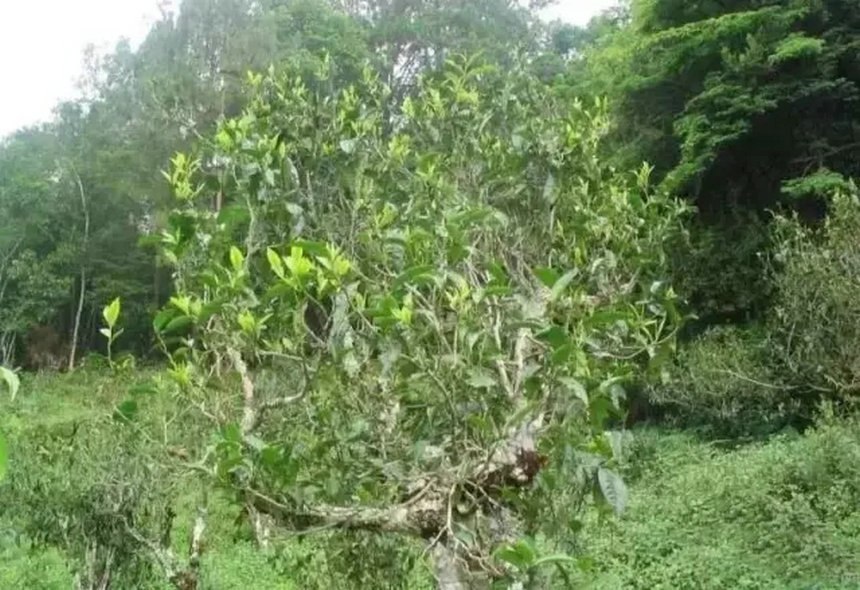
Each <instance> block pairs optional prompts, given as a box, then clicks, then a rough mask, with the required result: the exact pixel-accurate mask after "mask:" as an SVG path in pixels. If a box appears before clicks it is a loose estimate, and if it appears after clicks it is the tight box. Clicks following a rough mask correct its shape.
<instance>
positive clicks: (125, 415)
mask: <svg viewBox="0 0 860 590" xmlns="http://www.w3.org/2000/svg"><path fill="white" fill-rule="evenodd" d="M137 410H138V406H137V401H136V400H133V399H127V400H125V401H124V402H122V403H121V404H119V405H118V406H117V407H116V410H115V411H114V419H116V420H119V421H128V422H131V421H132V420H134V417H135V416H136V415H137Z"/></svg>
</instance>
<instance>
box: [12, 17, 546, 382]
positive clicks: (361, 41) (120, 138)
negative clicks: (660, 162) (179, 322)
mask: <svg viewBox="0 0 860 590" xmlns="http://www.w3.org/2000/svg"><path fill="white" fill-rule="evenodd" d="M442 4H444V5H441V4H440V3H439V2H430V1H428V0H412V1H410V2H398V3H390V2H382V1H373V2H362V3H360V6H359V5H355V4H354V3H339V2H329V1H326V0H301V1H292V0H291V1H286V0H267V1H265V2H256V1H251V0H184V1H183V2H182V3H181V4H179V5H178V6H177V7H176V11H175V12H174V11H172V10H167V9H166V10H165V11H164V13H163V15H162V18H161V19H159V20H158V21H157V22H156V23H155V24H154V25H153V26H152V28H151V30H150V33H149V35H148V36H147V38H146V39H145V40H144V41H143V43H142V44H141V45H140V47H138V48H137V49H135V50H132V48H131V46H130V45H129V44H128V43H125V42H123V43H120V44H119V45H118V46H117V47H116V48H115V50H114V51H113V52H111V53H109V54H106V55H99V54H97V53H95V52H94V51H91V52H90V53H88V54H87V56H86V60H87V62H86V68H85V75H84V76H83V79H82V80H81V82H82V86H83V88H84V90H85V92H84V97H83V98H81V99H79V100H76V101H71V102H67V103H64V104H62V105H60V106H59V107H58V109H57V111H56V118H55V120H54V121H52V122H51V123H49V124H47V125H44V126H41V127H39V128H34V129H29V130H22V131H20V132H18V133H16V134H14V135H12V136H10V137H9V138H7V139H5V140H4V141H3V143H2V144H0V362H3V363H4V364H18V365H24V366H28V368H32V369H40V368H49V367H53V366H59V365H61V364H65V365H67V364H68V353H69V349H70V348H72V347H71V346H69V340H71V339H72V338H73V335H74V334H77V339H78V342H77V343H76V344H77V345H78V347H77V349H78V350H83V351H87V350H98V351H101V352H104V341H103V340H102V339H101V338H100V337H99V335H98V333H99V329H100V327H101V326H100V325H99V322H98V312H99V311H100V310H101V308H102V306H104V305H105V304H107V303H108V302H110V301H111V300H112V299H113V298H114V297H117V296H119V297H122V299H123V301H124V303H125V309H126V318H125V320H124V326H125V330H126V333H125V336H124V337H123V338H122V339H121V340H119V342H118V343H117V345H118V346H120V347H125V348H131V349H134V351H135V352H136V353H138V354H146V353H149V352H151V348H150V344H151V343H152V339H151V331H150V330H149V323H150V322H149V320H150V319H151V314H152V313H153V312H154V310H156V309H157V308H159V307H160V306H161V305H162V304H163V303H164V302H165V301H166V300H167V298H168V296H169V292H170V281H169V276H168V274H167V273H166V272H165V271H164V269H163V268H160V265H159V260H158V259H157V257H156V256H155V255H154V253H153V252H152V251H151V250H147V249H142V248H139V247H138V242H139V240H140V239H141V238H142V237H145V236H146V235H147V234H148V233H150V232H151V231H152V230H153V229H162V228H163V227H165V224H166V221H165V219H164V217H165V215H166V214H167V210H169V207H170V204H169V192H168V190H167V187H166V185H165V184H164V183H163V181H162V179H161V177H160V176H159V175H158V170H160V169H161V168H163V167H164V166H165V162H166V161H167V160H168V158H169V157H170V155H171V154H173V153H174V152H176V151H177V150H185V149H188V148H189V147H190V146H191V144H192V142H193V141H196V140H199V139H201V138H202V137H204V136H206V137H208V136H210V135H211V132H212V130H213V129H214V127H215V125H216V123H217V121H218V120H219V118H222V117H225V116H228V117H229V116H235V115H237V114H239V113H240V112H241V110H242V108H243V107H244V106H245V105H246V101H247V94H246V92H245V86H244V83H245V73H246V72H247V71H249V70H250V71H262V70H265V68H266V67H268V66H269V65H270V64H281V63H290V64H293V66H294V67H295V68H296V70H297V71H298V72H299V73H300V74H301V75H302V76H303V77H304V78H305V79H306V80H308V81H309V82H311V81H313V79H314V73H315V72H317V71H318V70H319V69H321V68H334V69H335V70H336V71H334V72H332V75H331V76H330V77H329V78H327V79H326V84H327V85H328V86H327V88H326V90H327V91H328V92H329V93H333V92H336V91H337V90H338V89H340V88H342V87H343V86H344V85H345V84H348V83H350V82H353V81H355V80H357V79H359V77H360V74H361V67H362V64H363V63H364V62H365V61H367V60H371V61H372V63H373V67H374V68H375V70H376V71H379V72H381V73H382V74H383V76H384V77H385V79H387V80H389V82H390V84H391V85H392V87H393V88H396V92H397V96H398V97H400V98H402V97H403V96H404V95H405V94H404V93H405V92H406V91H407V90H408V89H409V88H410V87H411V86H412V84H413V83H414V80H415V78H416V76H417V74H418V73H419V72H421V71H425V70H428V69H433V68H438V67H439V66H440V65H441V63H442V62H443V61H444V56H446V55H448V54H449V53H451V52H453V51H455V50H457V49H466V48H468V49H470V50H475V51H480V50H481V49H485V50H487V52H488V53H491V54H493V55H501V51H500V49H501V48H502V47H505V46H506V45H507V44H508V43H510V42H511V40H512V39H517V40H518V41H517V43H518V44H523V45H528V47H529V51H539V50H540V46H541V41H540V36H539V35H538V34H537V32H538V30H539V29H538V27H537V23H536V17H535V15H534V12H532V11H530V10H526V9H522V8H520V7H517V6H513V5H510V3H507V2H501V1H498V0H492V1H490V0H486V1H484V2H481V3H477V2H474V3H469V4H468V6H465V5H464V6H459V4H458V3H442ZM330 58H331V59H330ZM86 215H89V216H90V217H91V219H90V224H89V225H90V226H91V227H90V229H91V231H89V232H85V223H84V218H85V216H86ZM86 233H89V235H85V234H86ZM81 300H82V301H83V306H82V313H81V318H82V322H81V325H80V326H78V330H75V329H74V324H75V323H76V322H75V316H76V314H75V312H76V309H77V306H78V302H79V301H81ZM45 326H50V328H51V330H53V332H54V335H53V336H52V337H51V338H50V340H51V343H47V344H46V343H45V342H42V341H40V340H39V338H36V337H31V336H32V335H33V332H34V330H40V329H43V330H44V329H45ZM41 349H48V350H41ZM33 351H36V353H35V354H34V353H33ZM64 356H65V357H66V359H63V358H62V357H64ZM46 359H47V361H48V362H46Z"/></svg>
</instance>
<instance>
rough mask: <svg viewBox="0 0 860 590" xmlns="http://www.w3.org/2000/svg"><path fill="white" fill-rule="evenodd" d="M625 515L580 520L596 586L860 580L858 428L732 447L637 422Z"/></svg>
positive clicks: (773, 589)
mask: <svg viewBox="0 0 860 590" xmlns="http://www.w3.org/2000/svg"><path fill="white" fill-rule="evenodd" d="M636 451H637V452H638V454H639V455H640V460H641V461H644V463H643V464H641V465H640V469H641V475H640V476H639V477H638V479H637V480H635V481H634V482H633V489H632V493H631V504H630V509H629V512H628V513H627V515H626V516H625V517H624V518H622V519H621V520H618V521H608V522H605V523H603V524H597V523H593V524H595V525H596V526H592V527H586V529H585V530H586V531H587V537H586V538H585V540H584V545H585V550H586V551H587V552H588V553H590V554H591V555H593V556H595V558H596V559H597V563H598V564H599V566H598V568H597V571H596V572H595V575H594V576H593V577H592V579H591V580H590V581H589V587H591V588H595V589H610V588H612V589H615V588H618V589H621V588H624V589H631V590H633V589H639V588H641V589H646V588H647V589H655V590H657V589H670V588H671V589H673V590H683V589H687V588H689V589H701V590H723V589H725V590H729V589H732V590H734V589H750V590H753V589H755V590H758V589H761V590H766V589H767V590H779V589H786V590H789V589H791V590H795V589H796V590H800V589H807V590H812V589H821V590H825V589H827V590H837V589H845V590H847V589H849V588H858V587H860V426H858V423H857V422H856V421H849V422H837V421H831V422H828V423H823V424H821V425H819V426H818V427H817V428H815V429H814V430H811V431H808V432H807V433H806V434H805V435H803V436H801V435H797V434H793V435H792V434H788V435H781V436H777V437H773V438H771V439H770V440H767V441H764V442H759V443H756V444H751V445H747V446H743V447H740V448H737V449H734V450H724V449H719V448H715V446H714V445H712V444H709V443H707V442H703V441H701V440H698V439H697V438H696V437H695V436H693V435H692V434H689V433H684V432H680V433H677V432H674V433H672V432H659V431H643V432H639V433H638V442H637V449H636Z"/></svg>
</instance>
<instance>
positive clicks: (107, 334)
mask: <svg viewBox="0 0 860 590" xmlns="http://www.w3.org/2000/svg"><path fill="white" fill-rule="evenodd" d="M99 334H101V335H102V336H104V337H105V338H107V339H108V340H110V339H111V338H112V337H113V331H112V330H111V329H110V328H99Z"/></svg>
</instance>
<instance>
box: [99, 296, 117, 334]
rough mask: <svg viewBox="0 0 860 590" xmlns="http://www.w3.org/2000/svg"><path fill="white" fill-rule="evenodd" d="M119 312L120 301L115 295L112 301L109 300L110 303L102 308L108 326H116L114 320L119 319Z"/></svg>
mask: <svg viewBox="0 0 860 590" xmlns="http://www.w3.org/2000/svg"><path fill="white" fill-rule="evenodd" d="M119 312H120V301H119V297H117V298H116V299H114V300H113V301H111V302H110V305H107V306H106V307H105V308H104V309H103V310H102V316H103V317H104V319H105V322H106V323H107V325H108V327H110V328H113V327H114V326H116V322H117V320H118V319H119Z"/></svg>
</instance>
